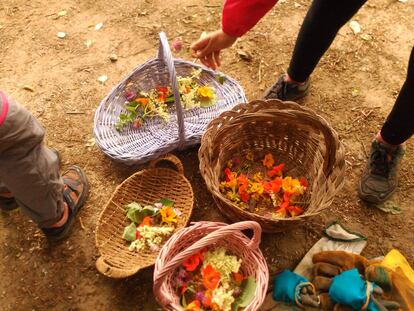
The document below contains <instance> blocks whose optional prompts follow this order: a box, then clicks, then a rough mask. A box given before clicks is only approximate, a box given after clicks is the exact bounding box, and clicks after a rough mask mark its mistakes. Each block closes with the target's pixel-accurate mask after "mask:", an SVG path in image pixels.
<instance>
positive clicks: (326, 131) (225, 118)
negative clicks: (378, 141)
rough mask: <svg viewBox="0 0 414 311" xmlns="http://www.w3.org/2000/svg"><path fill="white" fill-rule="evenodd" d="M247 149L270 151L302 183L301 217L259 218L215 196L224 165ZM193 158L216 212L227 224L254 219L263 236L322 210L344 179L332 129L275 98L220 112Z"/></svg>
mask: <svg viewBox="0 0 414 311" xmlns="http://www.w3.org/2000/svg"><path fill="white" fill-rule="evenodd" d="M248 151H251V152H253V154H262V155H263V154H265V153H268V152H271V153H272V154H273V156H274V157H275V159H277V160H276V161H277V162H278V163H281V162H283V163H285V165H286V166H285V170H284V172H285V174H286V175H290V176H292V177H305V178H306V179H307V180H308V182H309V184H310V186H309V190H308V191H307V195H306V197H305V198H303V200H304V201H306V202H305V203H306V209H305V212H304V213H303V214H302V215H300V216H297V217H291V218H281V219H271V218H269V217H264V216H260V215H258V214H256V213H254V212H251V211H248V210H244V209H242V208H240V207H238V206H237V205H236V204H234V203H233V202H232V201H230V200H229V199H227V198H226V197H225V195H224V194H222V193H221V192H220V189H219V185H220V182H221V181H222V180H223V179H224V178H223V170H224V168H225V167H226V163H227V161H229V160H231V159H232V158H233V157H234V156H235V155H243V154H246V152H248ZM199 160H200V171H201V175H202V176H203V178H204V180H205V182H206V185H207V188H208V189H209V190H210V192H211V193H212V194H213V197H214V199H215V201H216V203H217V205H218V207H219V209H220V211H221V212H222V213H223V214H224V215H226V216H227V217H228V218H229V219H231V220H232V221H241V220H254V221H257V222H258V223H259V224H260V225H261V226H262V229H263V230H264V231H267V232H281V231H285V230H287V229H290V228H292V227H294V226H297V225H298V224H299V223H301V222H303V221H305V220H306V219H308V218H309V217H311V216H315V215H317V214H319V213H320V212H321V211H322V210H324V209H326V208H328V207H329V206H330V204H331V203H332V201H333V199H334V195H335V194H336V192H337V191H338V189H339V188H340V187H341V186H342V184H343V181H344V175H345V160H344V149H343V146H342V144H341V143H340V142H339V140H338V135H337V134H336V132H335V131H334V130H333V129H332V127H331V126H330V125H329V124H328V123H327V122H326V121H325V120H324V119H323V118H322V117H320V116H318V115H317V114H315V112H313V111H312V110H311V109H309V108H305V107H302V106H299V105H298V104H296V103H293V102H282V101H279V100H269V101H260V100H258V101H253V102H251V103H249V104H244V105H238V106H236V107H234V108H233V110H231V111H228V112H225V113H223V114H221V115H220V116H219V117H218V118H216V119H215V120H213V121H212V122H211V123H210V124H209V126H208V128H207V131H206V133H205V134H204V136H203V138H202V141H201V147H200V150H199Z"/></svg>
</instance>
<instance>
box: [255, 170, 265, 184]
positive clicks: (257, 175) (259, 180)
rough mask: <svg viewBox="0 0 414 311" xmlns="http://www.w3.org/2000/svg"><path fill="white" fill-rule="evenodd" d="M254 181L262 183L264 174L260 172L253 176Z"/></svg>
mask: <svg viewBox="0 0 414 311" xmlns="http://www.w3.org/2000/svg"><path fill="white" fill-rule="evenodd" d="M253 180H255V181H257V182H261V181H262V180H263V174H262V173H261V172H258V173H256V174H254V175H253Z"/></svg>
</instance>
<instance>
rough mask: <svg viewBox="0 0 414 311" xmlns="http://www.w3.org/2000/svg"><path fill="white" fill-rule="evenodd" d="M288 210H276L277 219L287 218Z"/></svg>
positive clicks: (282, 208) (283, 208)
mask: <svg viewBox="0 0 414 311" xmlns="http://www.w3.org/2000/svg"><path fill="white" fill-rule="evenodd" d="M286 215H287V210H286V208H285V207H280V208H278V209H277V210H276V217H278V218H286Z"/></svg>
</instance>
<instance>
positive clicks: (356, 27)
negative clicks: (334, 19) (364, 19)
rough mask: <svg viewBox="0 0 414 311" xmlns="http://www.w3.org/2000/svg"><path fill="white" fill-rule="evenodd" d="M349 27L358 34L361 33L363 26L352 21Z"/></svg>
mask: <svg viewBox="0 0 414 311" xmlns="http://www.w3.org/2000/svg"><path fill="white" fill-rule="evenodd" d="M349 27H351V29H352V31H353V32H354V34H358V33H360V32H361V25H359V23H358V22H357V21H351V22H350V23H349Z"/></svg>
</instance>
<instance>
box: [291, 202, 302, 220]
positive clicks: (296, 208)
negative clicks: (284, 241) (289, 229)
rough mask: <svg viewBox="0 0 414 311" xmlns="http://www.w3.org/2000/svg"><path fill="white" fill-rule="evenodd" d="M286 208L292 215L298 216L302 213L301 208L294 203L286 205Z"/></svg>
mask: <svg viewBox="0 0 414 311" xmlns="http://www.w3.org/2000/svg"><path fill="white" fill-rule="evenodd" d="M287 210H288V211H289V214H290V216H292V217H295V216H299V215H300V214H302V213H303V209H302V208H300V207H299V206H296V205H290V206H288V207H287Z"/></svg>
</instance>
